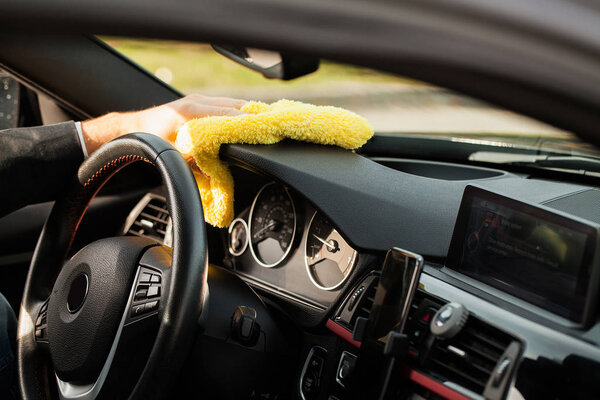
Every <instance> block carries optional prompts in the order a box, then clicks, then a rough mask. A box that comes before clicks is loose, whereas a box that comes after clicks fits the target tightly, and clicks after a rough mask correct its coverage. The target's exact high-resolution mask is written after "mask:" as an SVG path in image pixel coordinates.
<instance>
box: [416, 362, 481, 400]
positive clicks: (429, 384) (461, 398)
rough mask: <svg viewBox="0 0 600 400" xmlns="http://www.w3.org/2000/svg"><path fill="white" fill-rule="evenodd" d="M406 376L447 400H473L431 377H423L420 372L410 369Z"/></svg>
mask: <svg viewBox="0 0 600 400" xmlns="http://www.w3.org/2000/svg"><path fill="white" fill-rule="evenodd" d="M405 374H406V376H407V377H408V379H410V380H411V381H413V382H415V383H417V384H419V385H421V386H423V387H425V388H427V389H429V390H431V391H432V392H433V393H435V394H437V395H438V396H442V397H444V398H445V399H448V400H471V399H470V398H469V397H467V396H465V395H463V394H460V393H458V392H455V391H454V390H452V389H450V388H449V387H448V386H445V385H444V384H442V383H440V382H438V381H436V380H433V379H431V378H430V377H428V376H426V375H423V374H422V373H420V372H417V371H415V370H414V369H410V368H408V367H407V368H406V371H405Z"/></svg>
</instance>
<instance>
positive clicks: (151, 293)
mask: <svg viewBox="0 0 600 400" xmlns="http://www.w3.org/2000/svg"><path fill="white" fill-rule="evenodd" d="M147 296H148V297H156V296H160V286H150V287H149V288H148V293H147Z"/></svg>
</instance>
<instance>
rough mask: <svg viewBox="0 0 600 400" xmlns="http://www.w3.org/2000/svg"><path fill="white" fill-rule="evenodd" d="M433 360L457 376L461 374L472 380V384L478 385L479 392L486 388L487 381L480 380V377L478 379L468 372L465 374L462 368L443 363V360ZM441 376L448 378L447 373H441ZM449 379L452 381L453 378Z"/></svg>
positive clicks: (463, 377)
mask: <svg viewBox="0 0 600 400" xmlns="http://www.w3.org/2000/svg"><path fill="white" fill-rule="evenodd" d="M433 362H434V363H435V364H437V365H438V366H440V367H442V368H444V369H446V370H448V371H450V372H451V373H452V374H454V375H456V376H459V377H461V378H462V379H464V380H467V381H469V382H471V383H472V384H474V385H476V386H477V389H476V390H477V392H480V393H481V392H483V389H484V388H485V385H486V383H487V381H481V380H478V379H476V378H474V377H472V376H470V375H468V374H465V373H464V372H462V371H461V370H460V369H458V368H456V367H453V366H451V365H448V364H445V363H443V362H441V361H438V360H433ZM441 376H443V377H444V378H447V375H444V374H441ZM448 380H450V381H452V379H448Z"/></svg>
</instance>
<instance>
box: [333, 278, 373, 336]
mask: <svg viewBox="0 0 600 400" xmlns="http://www.w3.org/2000/svg"><path fill="white" fill-rule="evenodd" d="M378 283H379V275H378V274H376V273H372V274H369V275H367V277H365V278H364V279H363V280H362V281H361V282H360V283H359V284H358V285H356V286H355V287H354V289H353V290H352V292H350V294H349V295H348V297H346V299H345V300H344V302H343V303H342V306H341V307H340V308H339V310H338V312H337V313H336V318H335V321H336V322H338V323H340V324H341V325H343V326H344V327H345V328H347V329H348V330H350V331H351V332H352V331H353V330H354V324H355V323H356V319H357V318H358V317H364V318H367V319H368V318H369V314H370V313H371V307H373V301H374V300H375V292H377V284H378Z"/></svg>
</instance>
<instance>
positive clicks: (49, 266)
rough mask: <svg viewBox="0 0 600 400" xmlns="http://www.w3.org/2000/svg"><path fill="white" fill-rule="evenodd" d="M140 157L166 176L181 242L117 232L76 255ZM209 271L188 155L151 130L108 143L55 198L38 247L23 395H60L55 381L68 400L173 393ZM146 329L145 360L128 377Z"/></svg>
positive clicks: (24, 315) (22, 351)
mask: <svg viewBox="0 0 600 400" xmlns="http://www.w3.org/2000/svg"><path fill="white" fill-rule="evenodd" d="M136 162H146V163H150V164H152V165H153V166H154V167H155V168H156V169H157V170H158V172H159V173H160V176H161V177H162V181H163V184H164V186H165V188H166V197H167V203H168V210H169V214H170V217H171V218H172V225H173V249H172V251H171V249H169V248H167V247H164V246H160V245H158V244H157V243H156V242H153V241H151V240H150V239H146V238H139V237H113V238H108V239H101V240H98V241H95V242H93V243H91V244H88V245H87V246H85V247H84V248H83V249H81V250H80V251H79V252H77V253H76V254H75V255H74V256H73V257H71V258H70V259H68V260H66V258H67V256H68V255H69V254H70V250H71V245H72V243H73V239H74V236H75V233H76V232H77V228H78V226H79V223H80V222H81V219H82V217H83V215H84V214H85V212H86V209H87V207H88V205H89V203H90V201H91V200H92V199H93V198H94V196H95V195H96V194H97V193H98V191H99V190H100V189H101V188H102V186H103V185H104V184H105V183H106V182H107V181H108V180H109V179H110V178H111V177H112V176H113V175H114V174H115V173H117V172H118V171H119V170H121V169H122V168H123V167H125V166H127V165H130V164H132V163H136ZM65 260H66V262H65ZM207 271H208V252H207V240H206V231H205V227H204V216H203V213H202V203H201V200H200V196H199V193H198V187H197V186H196V181H195V180H194V177H193V175H192V173H191V171H190V169H189V167H188V165H187V164H186V162H185V161H184V160H183V158H182V156H181V155H180V154H179V153H178V152H177V151H176V150H175V149H174V148H173V147H172V146H171V145H169V144H168V143H167V142H165V141H164V140H162V139H160V138H157V137H156V136H152V135H149V134H143V133H137V134H130V135H126V136H123V137H121V138H118V139H115V140H113V141H111V142H109V143H107V144H106V145H104V146H103V147H101V148H100V149H99V150H97V151H96V152H95V153H94V154H93V155H91V156H90V157H89V158H88V159H87V160H86V161H85V162H84V163H83V164H82V165H81V167H80V168H79V170H78V173H77V177H76V179H74V181H73V182H72V183H71V184H69V186H68V189H67V191H66V192H65V195H64V197H63V198H61V199H59V200H57V201H56V203H55V204H54V207H53V208H52V211H51V213H50V215H49V217H48V219H47V221H46V224H45V225H44V228H43V230H42V233H41V235H40V238H39V240H38V243H37V246H36V249H35V252H34V255H33V259H32V262H31V266H30V268H29V274H28V276H27V281H26V284H25V290H24V293H23V300H22V303H21V310H20V314H19V323H18V338H17V343H18V346H17V358H18V375H19V384H20V388H21V392H22V395H23V397H24V398H26V399H49V398H51V393H52V392H53V387H54V385H51V384H50V383H51V380H55V381H56V382H57V385H56V387H57V388H58V394H59V396H60V398H61V399H73V400H74V399H79V400H87V399H90V400H91V399H96V398H104V397H119V398H121V397H124V396H129V397H130V398H157V397H166V396H167V395H168V390H169V388H170V387H171V384H172V383H173V381H174V379H175V377H176V376H177V374H178V373H179V371H180V369H181V366H182V365H183V362H184V360H185V357H186V354H187V353H188V352H189V350H190V348H191V346H192V344H193V341H194V338H195V334H196V327H197V322H198V318H199V316H200V313H201V311H202V307H203V304H204V301H205V297H206V294H207V284H206V279H207ZM146 336H150V337H151V340H149V341H147V343H148V344H147V345H146V347H145V350H144V351H143V352H142V353H143V354H144V357H141V358H142V362H141V365H140V366H139V367H138V371H137V373H135V374H133V375H132V376H133V378H131V379H129V380H126V379H124V378H123V377H125V376H131V374H130V373H131V370H134V369H135V367H134V364H135V360H137V359H139V358H140V357H139V352H140V351H139V350H140V348H143V347H144V346H143V344H142V343H141V342H142V339H141V338H142V337H146ZM136 351H137V352H136ZM148 352H149V355H148V354H147V353H148ZM136 355H137V356H138V357H136ZM146 356H147V361H146ZM124 388H125V389H124ZM123 390H125V391H126V393H123Z"/></svg>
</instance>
